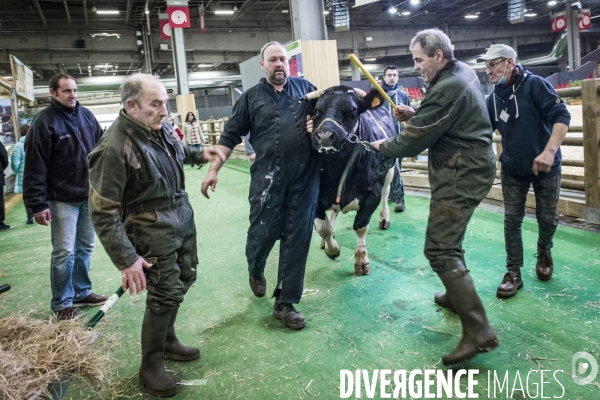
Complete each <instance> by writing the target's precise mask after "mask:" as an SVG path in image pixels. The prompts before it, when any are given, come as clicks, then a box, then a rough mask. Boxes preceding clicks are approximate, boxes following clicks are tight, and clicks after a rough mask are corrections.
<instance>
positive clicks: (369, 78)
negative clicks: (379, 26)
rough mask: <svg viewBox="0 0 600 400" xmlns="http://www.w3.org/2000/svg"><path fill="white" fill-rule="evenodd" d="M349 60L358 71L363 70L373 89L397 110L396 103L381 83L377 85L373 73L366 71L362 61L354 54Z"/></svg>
mask: <svg viewBox="0 0 600 400" xmlns="http://www.w3.org/2000/svg"><path fill="white" fill-rule="evenodd" d="M348 58H349V59H350V61H352V62H353V63H354V65H356V66H357V67H358V69H360V70H361V72H362V73H363V75H364V76H366V77H367V79H368V80H369V82H371V84H372V85H373V87H374V88H375V89H376V90H377V91H378V92H379V93H381V95H382V96H383V98H384V99H385V100H386V101H387V102H388V103H390V106H392V110H393V109H394V108H396V105H395V104H394V102H393V101H392V99H390V96H388V95H387V93H386V92H385V90H383V88H382V87H381V86H379V83H377V81H376V80H375V78H373V76H372V75H371V73H370V72H369V71H367V70H366V69H365V67H364V66H363V65H362V63H361V62H360V60H359V59H358V58H357V57H356V56H355V55H354V54H348Z"/></svg>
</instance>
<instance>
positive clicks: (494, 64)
mask: <svg viewBox="0 0 600 400" xmlns="http://www.w3.org/2000/svg"><path fill="white" fill-rule="evenodd" d="M506 60H507V58H503V59H502V60H499V61H496V62H491V63H489V64H487V65H486V66H485V69H487V70H488V71H492V70H493V69H494V68H496V65H498V64H500V63H501V62H504V61H506Z"/></svg>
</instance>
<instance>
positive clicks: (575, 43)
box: [565, 1, 581, 71]
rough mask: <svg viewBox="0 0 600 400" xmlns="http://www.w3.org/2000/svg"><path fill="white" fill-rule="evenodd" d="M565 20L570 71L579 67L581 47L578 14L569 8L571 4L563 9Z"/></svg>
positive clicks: (568, 3)
mask: <svg viewBox="0 0 600 400" xmlns="http://www.w3.org/2000/svg"><path fill="white" fill-rule="evenodd" d="M565 16H566V18H567V54H568V57H569V60H568V62H569V68H570V70H571V71H573V70H576V69H577V68H579V67H580V66H581V47H580V45H579V13H578V11H576V10H573V9H572V8H571V2H570V1H569V2H567V4H566V7H565Z"/></svg>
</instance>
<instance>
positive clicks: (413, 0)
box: [410, 0, 421, 6]
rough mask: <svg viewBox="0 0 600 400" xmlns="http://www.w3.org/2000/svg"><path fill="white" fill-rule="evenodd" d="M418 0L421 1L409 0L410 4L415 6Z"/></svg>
mask: <svg viewBox="0 0 600 400" xmlns="http://www.w3.org/2000/svg"><path fill="white" fill-rule="evenodd" d="M420 2H421V0H410V4H412V5H413V6H416V5H417V4H419V3H420Z"/></svg>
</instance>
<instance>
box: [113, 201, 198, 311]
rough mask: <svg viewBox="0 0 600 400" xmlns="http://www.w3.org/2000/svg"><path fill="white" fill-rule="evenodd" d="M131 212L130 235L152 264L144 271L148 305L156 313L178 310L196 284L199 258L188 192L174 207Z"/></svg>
mask: <svg viewBox="0 0 600 400" xmlns="http://www.w3.org/2000/svg"><path fill="white" fill-rule="evenodd" d="M140 211H142V212H139V213H137V212H135V210H133V212H130V211H128V213H127V220H126V223H125V226H126V230H127V236H128V237H129V239H130V240H131V242H132V243H133V244H134V245H135V248H136V250H137V253H138V254H139V255H141V256H142V257H143V258H144V259H145V260H146V261H148V262H149V263H150V264H152V267H151V268H147V269H144V273H145V274H146V283H147V290H148V295H147V297H146V306H147V308H149V309H150V310H151V311H153V312H154V313H162V312H164V311H167V310H172V309H177V308H179V305H180V304H181V302H183V296H184V295H185V293H186V292H187V291H188V289H189V288H190V287H191V286H192V284H193V283H194V282H195V281H196V267H197V265H198V256H197V248H196V226H195V224H194V212H193V211H192V206H191V205H190V202H189V201H188V196H187V193H185V192H184V193H183V196H182V197H180V198H178V199H177V200H174V201H173V203H172V204H170V205H160V206H156V207H146V209H144V210H140Z"/></svg>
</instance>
